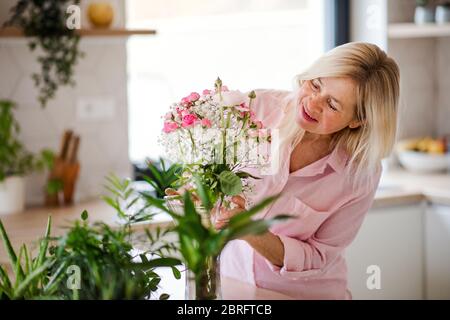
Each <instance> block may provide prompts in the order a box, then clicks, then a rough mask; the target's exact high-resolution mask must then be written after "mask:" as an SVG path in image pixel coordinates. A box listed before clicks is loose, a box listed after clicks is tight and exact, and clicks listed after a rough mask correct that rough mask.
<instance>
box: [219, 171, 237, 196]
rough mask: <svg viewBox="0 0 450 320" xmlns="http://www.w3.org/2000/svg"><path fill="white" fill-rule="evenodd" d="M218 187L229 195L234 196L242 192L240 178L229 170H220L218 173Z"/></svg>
mask: <svg viewBox="0 0 450 320" xmlns="http://www.w3.org/2000/svg"><path fill="white" fill-rule="evenodd" d="M219 182H220V189H221V190H222V192H223V193H224V194H226V195H229V196H235V195H238V194H240V193H242V181H241V179H240V178H239V177H238V176H237V175H236V174H235V173H234V172H231V171H222V172H221V173H220V174H219Z"/></svg>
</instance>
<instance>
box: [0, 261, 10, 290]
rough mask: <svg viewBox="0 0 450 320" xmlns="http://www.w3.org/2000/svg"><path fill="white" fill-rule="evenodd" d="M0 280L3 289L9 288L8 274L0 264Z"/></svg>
mask: <svg viewBox="0 0 450 320" xmlns="http://www.w3.org/2000/svg"><path fill="white" fill-rule="evenodd" d="M0 280H1V283H2V285H3V286H4V288H5V289H7V290H10V289H11V280H9V277H8V274H7V273H6V271H5V270H4V269H3V267H2V266H1V265H0Z"/></svg>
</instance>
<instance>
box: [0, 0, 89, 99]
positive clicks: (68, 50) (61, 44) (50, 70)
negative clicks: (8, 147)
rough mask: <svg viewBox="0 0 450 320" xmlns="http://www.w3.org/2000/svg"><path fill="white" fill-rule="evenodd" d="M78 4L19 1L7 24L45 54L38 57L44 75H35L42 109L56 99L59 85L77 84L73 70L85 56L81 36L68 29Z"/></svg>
mask: <svg viewBox="0 0 450 320" xmlns="http://www.w3.org/2000/svg"><path fill="white" fill-rule="evenodd" d="M79 3H80V0H19V1H18V2H17V4H16V5H15V6H14V7H12V8H11V14H12V16H11V18H10V19H9V20H8V21H7V22H6V23H5V26H15V27H19V28H21V29H22V30H23V32H24V34H25V36H27V37H30V41H29V43H28V46H29V48H30V50H31V51H34V50H35V49H36V48H37V47H40V48H41V49H42V52H43V54H42V55H41V56H39V57H38V62H39V63H40V64H41V72H40V73H34V74H33V75H32V78H33V80H34V84H35V86H36V87H37V88H38V90H39V96H38V99H39V103H40V104H41V106H42V107H45V106H46V105H47V102H48V101H49V100H50V99H52V98H53V97H54V96H55V93H56V91H57V90H58V87H59V86H66V85H71V86H73V85H75V81H74V80H73V76H74V67H75V65H76V64H77V62H78V60H79V59H80V58H81V57H83V56H84V53H83V52H81V51H80V50H79V42H80V36H79V35H78V34H77V33H76V32H75V30H73V29H69V28H68V27H67V26H66V20H67V18H68V14H67V13H66V10H67V7H68V6H69V5H78V4H79Z"/></svg>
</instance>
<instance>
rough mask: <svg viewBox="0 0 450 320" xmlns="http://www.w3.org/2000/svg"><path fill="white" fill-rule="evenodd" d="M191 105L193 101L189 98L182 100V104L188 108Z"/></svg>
mask: <svg viewBox="0 0 450 320" xmlns="http://www.w3.org/2000/svg"><path fill="white" fill-rule="evenodd" d="M190 103H191V101H190V100H189V97H184V98H183V99H181V104H183V105H185V106H188V105H189V104H190Z"/></svg>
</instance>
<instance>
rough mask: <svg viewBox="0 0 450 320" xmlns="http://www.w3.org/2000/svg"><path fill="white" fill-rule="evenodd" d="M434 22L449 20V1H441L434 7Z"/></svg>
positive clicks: (447, 21) (446, 21)
mask: <svg viewBox="0 0 450 320" xmlns="http://www.w3.org/2000/svg"><path fill="white" fill-rule="evenodd" d="M435 20H436V23H438V24H445V23H449V22H450V1H444V2H441V3H440V4H439V5H438V6H437V7H436V16H435Z"/></svg>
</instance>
